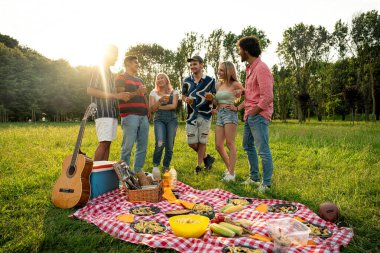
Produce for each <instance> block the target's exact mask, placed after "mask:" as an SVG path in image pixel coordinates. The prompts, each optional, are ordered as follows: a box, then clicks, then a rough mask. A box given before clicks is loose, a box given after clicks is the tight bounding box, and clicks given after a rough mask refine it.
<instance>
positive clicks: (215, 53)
mask: <svg viewBox="0 0 380 253" xmlns="http://www.w3.org/2000/svg"><path fill="white" fill-rule="evenodd" d="M224 35H225V34H224V31H223V30H222V29H221V28H219V29H216V30H214V31H212V33H211V34H210V36H209V37H208V38H207V40H206V52H207V53H206V55H207V57H206V58H207V62H208V64H210V65H211V66H212V68H213V70H214V75H215V77H217V76H218V67H219V63H220V61H221V56H222V53H223V38H224Z"/></svg>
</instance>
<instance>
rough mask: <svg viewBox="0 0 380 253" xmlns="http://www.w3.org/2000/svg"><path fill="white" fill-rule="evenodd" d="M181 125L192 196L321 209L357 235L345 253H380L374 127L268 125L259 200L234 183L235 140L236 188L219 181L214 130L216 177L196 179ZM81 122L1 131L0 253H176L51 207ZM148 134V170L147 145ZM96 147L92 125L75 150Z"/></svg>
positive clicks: (181, 159) (378, 144) (243, 172)
mask: <svg viewBox="0 0 380 253" xmlns="http://www.w3.org/2000/svg"><path fill="white" fill-rule="evenodd" d="M184 128H185V126H184V125H183V124H182V125H180V127H179V130H178V134H177V138H176V143H175V150H174V158H173V164H174V166H175V167H176V169H177V171H178V178H179V180H181V181H183V182H184V183H186V184H189V185H191V186H193V187H195V188H198V189H210V188H222V189H226V190H228V191H231V192H233V193H235V194H238V195H241V196H250V197H260V198H277V199H285V200H292V201H296V202H300V203H303V204H305V205H307V206H309V207H310V208H311V209H312V210H313V211H315V212H316V211H317V209H318V205H319V204H320V203H322V202H325V201H332V202H334V203H336V204H337V205H338V206H339V208H340V210H341V213H342V218H341V219H340V221H339V223H338V225H339V226H348V227H351V228H353V229H354V232H355V237H354V239H353V240H352V241H351V242H350V244H349V246H348V247H347V248H344V249H343V252H380V246H379V240H378V238H379V236H378V235H379V233H380V223H379V216H380V211H379V210H380V186H379V185H380V184H379V183H380V125H379V124H365V123H359V124H357V125H354V126H353V125H350V124H348V123H316V122H314V123H306V124H303V125H299V124H297V123H279V122H274V123H273V124H271V126H270V143H271V149H272V154H273V159H274V166H275V170H274V176H273V187H272V189H271V191H270V192H269V193H268V194H266V195H262V194H259V193H258V192H257V191H256V190H254V189H253V188H251V187H247V186H242V185H240V181H243V180H244V179H245V178H246V177H247V175H248V166H247V159H246V156H245V154H244V152H243V150H242V148H241V138H242V125H240V126H239V134H238V136H237V141H236V142H237V145H238V161H237V165H236V169H237V175H238V176H237V182H238V183H223V182H221V181H220V178H221V177H222V174H223V172H224V170H225V168H224V165H223V163H222V161H221V159H220V158H219V156H218V155H217V152H216V151H215V149H214V135H213V133H214V132H213V131H212V134H211V138H210V144H209V146H208V147H209V148H208V151H209V152H210V153H211V154H213V155H215V157H217V158H218V159H217V161H216V164H215V165H214V169H213V173H208V174H202V175H200V176H198V177H197V176H195V175H194V174H193V169H194V167H195V162H194V161H195V159H196V156H195V153H193V152H192V151H191V150H190V148H188V147H187V144H186V136H185V132H184ZM78 130H79V124H77V123H66V124H53V123H51V124H0V252H40V251H41V252H173V251H172V250H164V249H158V250H157V249H151V248H149V247H146V246H143V245H135V244H130V243H126V242H124V241H121V240H118V239H116V238H113V237H111V236H109V235H107V234H105V233H103V232H101V231H100V230H99V229H98V228H97V227H95V226H94V225H90V224H87V223H86V222H84V221H78V220H72V219H70V218H68V215H69V214H71V213H73V212H74V211H75V209H70V210H62V209H58V208H55V207H54V206H53V205H52V203H51V202H50V195H51V191H52V188H53V185H54V183H55V181H56V179H57V178H58V177H59V175H60V173H61V163H62V161H63V159H64V158H65V157H66V156H67V155H69V154H71V153H72V152H73V148H74V145H75V141H76V138H77V134H78ZM152 130H153V129H151V131H150V137H149V148H148V155H147V162H146V169H147V168H148V167H149V168H150V167H151V161H152V152H153V146H154V137H153V134H154V133H153V131H152ZM121 134H122V133H121V129H120V128H119V130H118V138H117V141H115V142H114V143H113V144H112V147H111V149H112V150H111V157H110V159H111V160H118V158H119V154H120V143H121ZM96 146H97V140H96V137H95V129H94V125H93V124H91V123H89V124H88V125H87V126H86V132H85V135H84V138H83V142H82V150H83V151H84V152H86V153H87V154H88V155H89V156H91V157H92V156H93V153H94V150H95V148H96Z"/></svg>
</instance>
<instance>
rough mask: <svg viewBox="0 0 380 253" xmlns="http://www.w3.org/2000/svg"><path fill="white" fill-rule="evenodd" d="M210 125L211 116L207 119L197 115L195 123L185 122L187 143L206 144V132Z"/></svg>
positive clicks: (207, 132) (208, 130)
mask: <svg viewBox="0 0 380 253" xmlns="http://www.w3.org/2000/svg"><path fill="white" fill-rule="evenodd" d="M210 127H211V118H210V119H209V120H207V119H205V118H203V117H201V116H198V117H197V120H196V122H195V125H190V124H186V135H187V143H188V144H196V143H201V144H207V142H208V134H209V132H210Z"/></svg>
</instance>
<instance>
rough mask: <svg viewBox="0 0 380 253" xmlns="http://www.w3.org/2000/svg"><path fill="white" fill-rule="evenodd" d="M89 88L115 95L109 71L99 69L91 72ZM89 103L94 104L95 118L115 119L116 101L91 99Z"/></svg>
mask: <svg viewBox="0 0 380 253" xmlns="http://www.w3.org/2000/svg"><path fill="white" fill-rule="evenodd" d="M90 87H92V88H95V89H98V90H101V91H104V92H108V93H115V92H116V89H115V83H114V79H113V75H112V72H111V71H110V70H109V69H101V68H99V69H98V71H96V72H93V73H92V76H91V81H90ZM91 102H92V103H95V104H96V109H97V110H96V114H95V118H96V119H98V118H117V101H116V100H115V99H112V98H108V99H107V98H98V97H93V96H92V97H91Z"/></svg>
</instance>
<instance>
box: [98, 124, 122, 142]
mask: <svg viewBox="0 0 380 253" xmlns="http://www.w3.org/2000/svg"><path fill="white" fill-rule="evenodd" d="M95 126H96V135H97V136H98V140H99V142H102V141H113V140H115V139H116V132H117V119H115V118H98V119H95Z"/></svg>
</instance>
